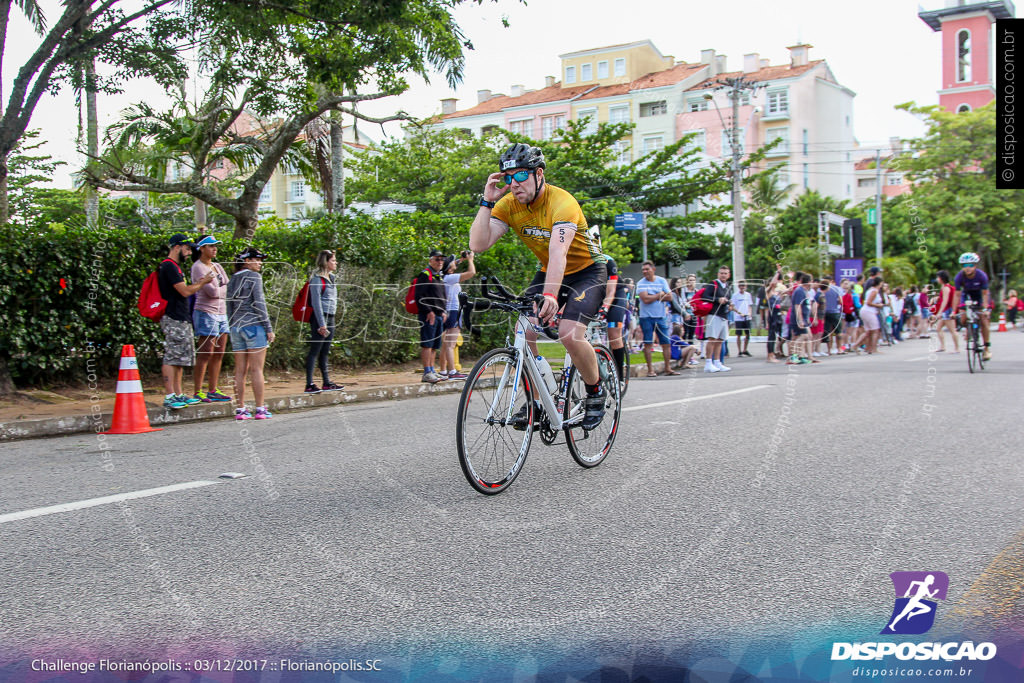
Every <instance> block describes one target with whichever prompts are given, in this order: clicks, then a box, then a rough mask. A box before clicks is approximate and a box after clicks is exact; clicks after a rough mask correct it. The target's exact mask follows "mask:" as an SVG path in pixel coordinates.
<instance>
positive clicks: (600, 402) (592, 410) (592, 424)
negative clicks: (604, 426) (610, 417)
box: [581, 387, 608, 432]
mask: <svg viewBox="0 0 1024 683" xmlns="http://www.w3.org/2000/svg"><path fill="white" fill-rule="evenodd" d="M607 396H608V394H607V393H606V392H605V390H604V387H601V388H600V389H599V390H598V392H597V393H596V394H591V393H589V392H588V393H587V397H586V398H584V399H583V407H584V409H585V411H586V412H585V413H584V415H583V422H582V424H581V426H582V427H583V428H584V429H585V430H587V431H588V432H589V431H590V430H592V429H596V428H597V426H598V425H600V424H601V420H603V419H604V400H605V398H607Z"/></svg>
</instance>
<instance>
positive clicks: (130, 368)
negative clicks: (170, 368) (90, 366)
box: [100, 344, 162, 434]
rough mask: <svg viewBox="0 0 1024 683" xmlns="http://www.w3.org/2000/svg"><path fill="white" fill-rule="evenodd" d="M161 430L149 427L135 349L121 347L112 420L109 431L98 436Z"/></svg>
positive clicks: (130, 346) (129, 345)
mask: <svg viewBox="0 0 1024 683" xmlns="http://www.w3.org/2000/svg"><path fill="white" fill-rule="evenodd" d="M161 429H162V428H160V427H157V428H153V427H150V426H149V415H148V414H147V413H146V402H145V400H143V398H142V381H141V380H140V379H139V364H138V362H137V361H136V360H135V347H134V346H132V345H131V344H125V345H124V346H123V347H121V368H120V370H118V372H117V398H116V399H115V401H114V418H113V420H111V422H110V431H106V432H100V434H142V433H143V432H159V431H161Z"/></svg>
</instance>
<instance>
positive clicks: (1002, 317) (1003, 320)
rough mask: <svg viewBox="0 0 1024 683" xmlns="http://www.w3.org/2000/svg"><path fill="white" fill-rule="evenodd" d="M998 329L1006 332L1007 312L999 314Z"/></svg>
mask: <svg viewBox="0 0 1024 683" xmlns="http://www.w3.org/2000/svg"><path fill="white" fill-rule="evenodd" d="M996 331H997V332H1006V314H1005V313H1000V314H999V329H998V330H996Z"/></svg>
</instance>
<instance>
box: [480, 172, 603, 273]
mask: <svg viewBox="0 0 1024 683" xmlns="http://www.w3.org/2000/svg"><path fill="white" fill-rule="evenodd" d="M491 218H492V219H497V220H498V221H500V222H501V223H503V224H504V225H507V226H508V227H510V228H511V229H512V231H513V232H515V234H516V235H518V236H519V239H521V240H522V241H523V242H524V243H525V244H526V246H528V247H529V248H530V251H532V252H533V253H534V254H536V255H537V258H538V259H540V264H541V270H542V271H547V267H548V249H549V248H550V246H551V232H552V230H553V229H554V228H556V227H557V226H559V225H565V226H566V227H570V226H571V227H572V228H573V229H575V231H576V234H574V235H573V237H572V242H571V243H570V244H569V251H568V253H567V254H566V258H565V274H566V275H569V274H571V273H577V272H579V271H581V270H583V269H584V268H586V267H588V266H592V265H594V264H595V263H604V262H605V256H604V254H602V253H601V250H600V249H599V248H598V246H597V244H596V243H595V242H594V241H593V240H591V239H590V237H589V236H588V235H587V219H586V218H585V217H584V216H583V209H581V208H580V205H579V202H577V201H576V198H575V197H573V196H572V195H571V194H569V193H568V192H566V191H565V190H563V189H562V188H560V187H555V186H554V185H551V184H545V185H544V192H543V194H541V196H540V199H538V200H537V201H535V202H533V203H532V204H531V205H529V206H527V205H526V204H520V203H519V202H518V201H517V200H516V198H515V196H513V195H512V193H511V192H509V193H508V194H506V195H505V196H504V197H502V198H501V199H499V200H498V203H497V205H495V207H494V209H492V210H491Z"/></svg>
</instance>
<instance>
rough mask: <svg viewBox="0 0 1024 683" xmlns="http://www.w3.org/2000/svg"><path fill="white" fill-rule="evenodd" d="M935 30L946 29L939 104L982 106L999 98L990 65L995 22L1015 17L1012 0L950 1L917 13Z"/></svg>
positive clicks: (957, 108)
mask: <svg viewBox="0 0 1024 683" xmlns="http://www.w3.org/2000/svg"><path fill="white" fill-rule="evenodd" d="M917 16H918V17H920V18H921V20H922V21H924V23H926V24H928V26H930V27H931V29H932V30H933V31H942V87H941V88H940V89H939V104H940V105H941V106H942V107H943V108H944V109H946V110H948V111H955V112H963V111H970V110H972V109H976V108H977V107H982V106H984V105H986V104H988V103H989V102H991V101H992V100H994V99H995V97H996V91H995V86H994V85H993V82H992V73H991V71H990V66H991V64H992V59H993V50H992V25H993V24H994V23H995V21H996V19H1008V18H1011V17H1013V16H1015V10H1014V6H1013V3H1012V2H1011V1H1010V0H987V1H981V2H969V1H968V0H946V6H945V7H943V8H942V9H937V10H928V11H925V10H921V11H920V12H918V14H917Z"/></svg>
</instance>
